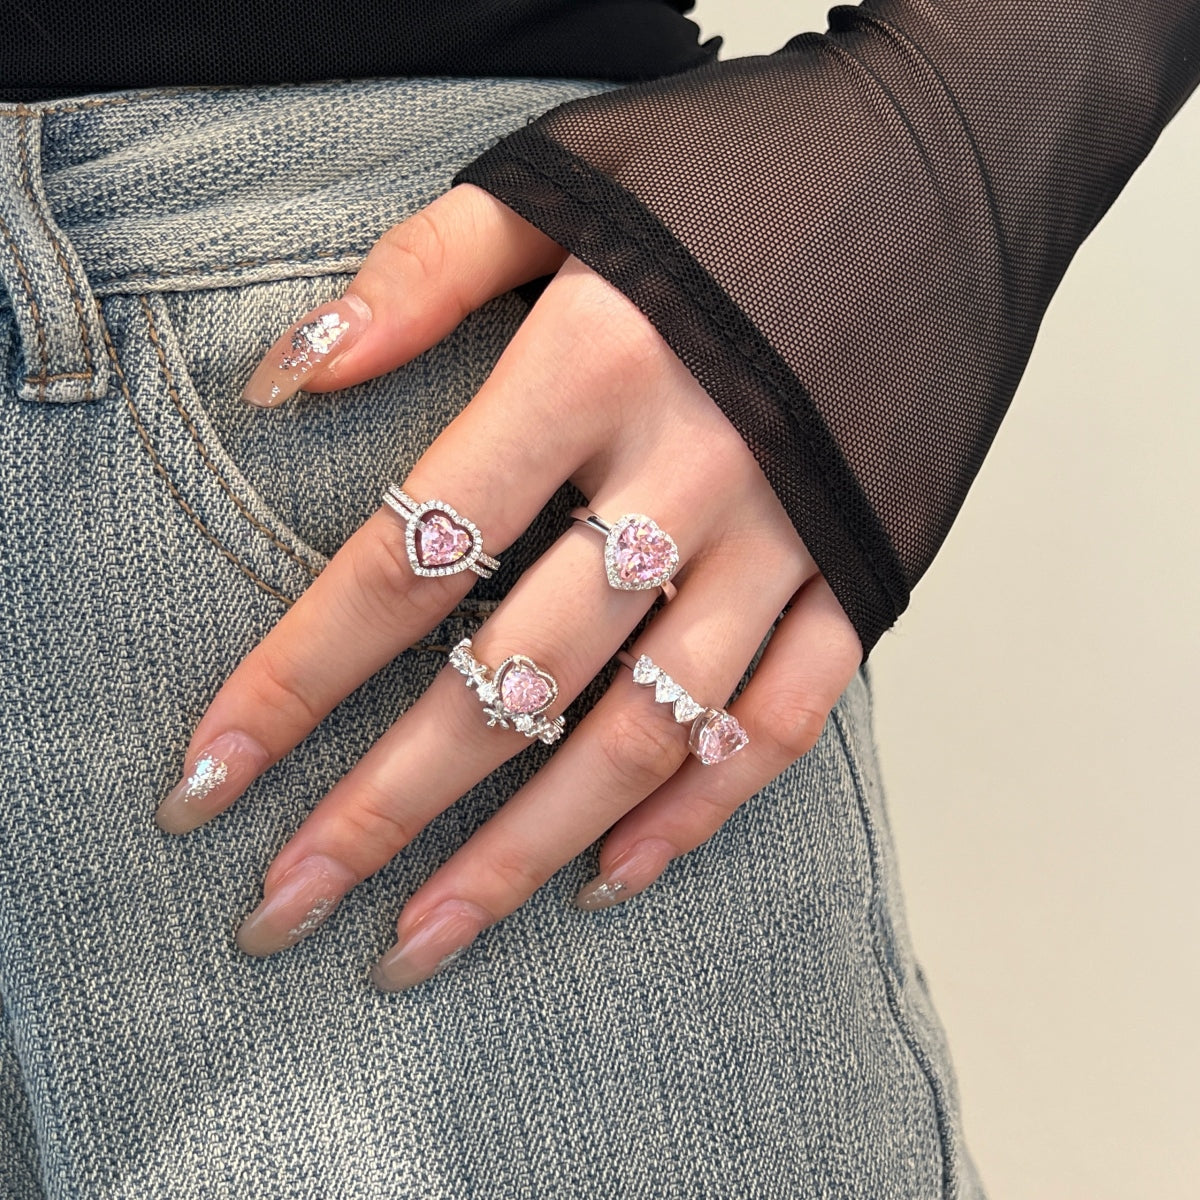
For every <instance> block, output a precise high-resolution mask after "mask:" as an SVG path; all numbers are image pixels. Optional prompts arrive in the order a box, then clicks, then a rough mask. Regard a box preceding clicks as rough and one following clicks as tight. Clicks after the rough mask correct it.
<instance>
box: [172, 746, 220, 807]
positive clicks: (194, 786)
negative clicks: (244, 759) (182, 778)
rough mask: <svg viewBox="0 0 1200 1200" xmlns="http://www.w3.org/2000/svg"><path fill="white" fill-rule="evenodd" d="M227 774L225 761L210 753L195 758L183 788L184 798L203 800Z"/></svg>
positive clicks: (218, 785)
mask: <svg viewBox="0 0 1200 1200" xmlns="http://www.w3.org/2000/svg"><path fill="white" fill-rule="evenodd" d="M228 776H229V766H228V764H227V763H224V762H222V761H221V759H219V758H216V757H215V756H214V755H212V754H206V755H204V757H203V758H200V759H198V760H197V762H196V765H195V767H193V768H192V773H191V775H189V776H188V780H187V784H186V786H185V787H184V789H183V799H184V800H203V799H204V797H205V796H207V795H208V794H209V792H211V791H212V790H213V789H214V788H218V787H220V786H221V784H223V783H224V782H225V780H226V779H227V778H228Z"/></svg>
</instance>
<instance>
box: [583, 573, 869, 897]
mask: <svg viewBox="0 0 1200 1200" xmlns="http://www.w3.org/2000/svg"><path fill="white" fill-rule="evenodd" d="M861 659H862V645H861V643H860V642H859V640H858V636H857V634H856V633H855V632H854V628H853V626H852V625H851V624H850V620H849V618H848V617H847V616H846V614H845V612H844V611H843V609H842V607H841V605H840V604H839V603H838V602H837V599H836V598H835V597H834V595H833V592H832V591H830V588H829V585H828V584H827V583H826V582H825V580H824V578H822V577H821V576H815V577H814V578H813V579H811V580H810V581H809V582H808V583H807V584H806V585H805V586H804V588H803V589H801V591H800V593H799V595H798V596H797V598H796V602H795V603H794V604H793V606H792V608H791V609H790V611H789V612H788V614H787V616H786V617H784V619H783V620H782V621H781V622H780V624H779V627H778V628H777V629H776V631H775V633H774V634H773V636H772V638H771V641H770V643H769V644H768V646H767V649H766V652H765V653H764V655H763V658H762V661H761V662H760V663H759V665H758V668H757V670H756V671H755V672H754V675H753V677H752V678H751V680H750V682H749V683H748V684H747V686H746V688H745V690H744V691H743V693H742V694H741V696H739V697H738V700H737V702H736V703H735V704H734V705H732V706H731V708H730V711H731V712H732V713H733V715H734V716H736V717H737V719H738V721H739V722H740V723H741V724H742V726H743V727H744V728H745V729H746V731H747V733H748V734H749V737H750V740H749V743H748V745H747V746H746V748H745V749H744V750H743V751H741V752H740V753H739V754H737V755H735V756H734V757H733V758H731V759H730V760H729V761H727V762H724V763H721V764H720V766H719V768H708V767H705V766H703V765H702V764H701V763H700V762H698V761H697V760H696V759H694V758H693V759H690V760H689V761H688V762H687V763H685V764H684V766H683V769H682V770H680V771H679V772H678V773H676V774H675V775H673V776H672V777H671V778H670V779H669V780H668V781H667V782H666V783H665V784H663V786H662V787H660V788H659V789H658V790H657V791H656V792H655V793H654V794H653V795H651V796H649V797H648V798H647V799H645V800H644V801H642V803H641V804H639V805H638V806H637V807H636V808H635V809H633V810H632V811H631V812H629V813H628V814H627V815H626V816H625V817H624V818H622V819H621V820H620V821H618V822H617V824H616V825H615V826H614V827H613V829H612V831H611V832H610V833H609V835H608V837H607V838H606V839H605V842H604V846H603V849H602V850H601V853H600V871H599V874H598V875H597V876H596V878H595V879H593V880H591V881H590V882H589V883H587V884H585V885H584V887H583V888H581V889H580V892H579V895H578V896H577V897H576V901H575V902H576V904H577V905H578V906H579V907H580V908H585V909H597V908H607V907H609V906H611V905H613V904H616V903H619V902H620V901H623V900H626V899H628V898H629V897H631V896H634V895H637V893H638V892H641V891H643V890H644V889H645V888H647V887H648V886H649V885H650V884H651V883H653V882H654V880H656V879H657V878H658V877H659V875H661V874H662V872H663V870H664V869H665V867H666V865H667V863H668V862H669V861H670V860H671V859H672V858H677V857H678V856H679V855H681V854H685V853H687V851H689V850H693V849H695V848H696V847H697V846H699V845H700V844H701V843H703V842H704V841H706V840H707V839H708V838H709V837H711V836H712V835H713V834H714V833H715V832H716V831H717V830H718V829H719V828H720V827H721V826H722V825H723V824H724V823H725V822H726V821H727V820H728V819H729V817H730V815H731V814H732V813H733V812H734V810H735V809H736V808H738V807H739V806H740V805H741V804H743V803H744V802H745V801H746V800H748V799H749V798H750V797H751V796H753V795H754V794H755V793H756V792H758V791H759V790H760V789H762V788H764V787H766V785H767V784H768V783H770V782H771V780H772V779H774V778H775V777H776V776H777V775H778V774H779V773H780V772H781V771H784V770H785V769H786V768H787V767H789V766H790V765H791V764H792V763H793V762H795V760H796V759H798V758H801V757H802V756H803V755H805V754H807V753H808V751H809V750H811V749H812V748H813V746H815V745H816V743H817V740H818V739H819V738H820V736H821V731H822V729H823V728H824V726H825V721H826V718H827V717H828V715H829V712H830V710H831V709H832V708H833V705H834V704H835V703H836V702H837V699H838V697H839V696H840V695H841V694H842V692H844V691H845V690H846V687H847V686H848V685H849V683H850V680H851V679H852V678H853V677H854V673H855V671H857V670H858V666H859V663H860V661H861Z"/></svg>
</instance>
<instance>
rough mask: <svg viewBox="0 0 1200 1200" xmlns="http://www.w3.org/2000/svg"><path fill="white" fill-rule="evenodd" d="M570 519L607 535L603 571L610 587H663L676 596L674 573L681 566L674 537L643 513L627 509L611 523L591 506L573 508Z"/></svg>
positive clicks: (667, 594) (631, 589)
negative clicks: (672, 580)
mask: <svg viewBox="0 0 1200 1200" xmlns="http://www.w3.org/2000/svg"><path fill="white" fill-rule="evenodd" d="M571 519H572V520H573V521H578V522H579V524H580V525H584V526H586V527H587V528H588V529H592V530H595V531H596V533H598V534H600V535H601V536H602V537H603V538H604V571H605V574H606V575H607V576H608V585H609V587H614V588H617V589H619V590H620V591H623V592H641V591H647V590H648V589H650V588H662V593H663V595H664V596H665V597H666V598H667V599H668V600H673V599H674V598H675V585H674V584H673V583H672V582H671V576H672V575H674V574H675V572H676V570H677V569H678V567H679V547H678V546H676V545H675V539H674V538H673V537H672V536H671V535H670V534H669V533H668V532H667V531H666V530H665V529H664V528H663V527H662V526H661V525H660V524H659V523H658V522H657V521H654V520H652V519H651V518H650V517H648V516H646V515H645V514H644V513H626V514H625V515H624V516H623V517H621V518H619V519H618V520H616V521H614V522H613V523H612V524H611V525H609V523H608V522H607V521H605V520H604V518H603V517H601V516H599V514H597V513H594V512H592V510H591V509H590V508H575V509H572V510H571Z"/></svg>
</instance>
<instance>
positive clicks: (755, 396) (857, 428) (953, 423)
mask: <svg viewBox="0 0 1200 1200" xmlns="http://www.w3.org/2000/svg"><path fill="white" fill-rule="evenodd" d="M829 20H830V28H829V30H828V32H827V33H825V34H804V35H801V36H799V37H796V38H794V39H792V40H791V41H790V42H788V44H787V45H786V46H784V47H783V48H782V49H781V50H779V51H778V52H776V53H775V54H772V55H764V56H759V57H752V58H741V59H733V60H730V61H727V62H720V63H712V64H709V65H706V66H703V67H700V68H697V69H694V70H690V71H687V72H684V73H682V74H678V75H672V76H669V77H666V78H663V79H660V80H656V81H654V82H650V83H642V84H636V85H633V86H630V87H624V88H620V89H617V90H614V91H611V92H607V93H604V94H601V95H598V96H595V97H589V98H586V99H582V100H576V101H572V102H570V103H568V104H564V105H562V106H561V107H559V108H556V109H553V110H551V111H550V112H548V113H546V114H544V115H542V116H541V117H539V118H538V119H537V120H535V121H533V122H531V123H530V124H528V125H526V126H524V127H523V128H521V129H519V130H517V131H516V132H514V133H512V134H510V135H508V136H506V137H505V138H503V139H502V140H501V141H499V142H498V143H497V144H496V145H494V146H492V147H491V148H489V149H488V150H487V151H486V152H485V153H484V154H483V155H482V156H481V157H480V158H478V159H476V160H475V161H474V162H472V163H470V164H469V165H468V166H466V167H465V168H464V169H463V170H461V171H460V172H459V173H458V174H457V175H456V176H455V182H456V183H458V182H470V183H474V184H477V185H479V186H480V187H482V188H485V189H487V190H488V191H489V192H491V193H493V194H494V195H495V196H497V197H498V198H499V199H500V200H502V201H503V202H504V203H506V204H507V205H509V206H510V207H511V208H513V209H515V210H516V211H517V212H518V213H520V214H521V215H522V216H523V217H525V218H526V219H527V220H529V221H530V222H532V223H533V224H534V225H536V226H538V227H539V228H540V229H542V230H543V231H544V232H545V233H547V234H549V235H550V236H551V237H553V238H554V240H555V241H557V242H559V243H560V244H561V245H563V246H564V247H566V248H567V249H568V250H569V251H571V252H572V253H573V254H575V255H576V256H577V257H579V258H580V259H582V260H583V261H584V262H586V263H588V264H589V265H590V266H591V267H592V268H593V269H595V270H596V271H598V272H599V273H600V274H601V275H603V276H604V277H605V278H606V279H608V280H609V281H610V282H611V283H613V284H614V285H615V286H617V287H618V288H620V289H621V290H622V291H623V292H624V293H625V294H626V295H628V296H629V297H630V299H631V300H633V302H634V303H635V304H637V306H638V307H639V308H640V309H641V310H642V311H643V312H644V313H645V314H646V315H647V316H648V317H649V318H650V319H651V320H652V321H653V322H654V324H655V325H656V327H657V328H658V329H659V331H660V332H661V333H662V335H663V337H664V338H665V339H666V341H667V342H668V344H669V345H670V346H671V347H672V349H673V350H674V351H675V352H676V353H677V354H678V355H679V357H680V358H681V359H682V360H683V361H684V362H685V363H686V364H687V365H688V367H689V368H690V369H691V371H692V373H693V374H694V375H695V376H696V377H697V379H698V380H699V381H700V383H701V384H702V385H703V386H704V388H705V390H706V391H707V392H708V393H709V394H710V395H711V396H712V398H713V399H714V400H715V401H716V403H717V404H719V405H720V407H721V409H722V410H723V411H724V412H725V414H726V415H727V416H728V417H729V419H730V421H731V422H732V423H733V425H734V426H735V427H736V428H737V429H738V431H739V432H740V433H741V434H742V436H743V437H744V438H745V439H746V441H747V442H748V444H749V445H750V447H751V448H752V450H753V451H754V453H755V455H756V456H757V458H758V461H759V462H760V464H761V465H762V468H763V470H764V471H765V473H766V475H767V477H768V478H769V479H770V481H771V484H772V485H773V487H774V489H775V491H776V492H777V493H778V495H779V497H780V499H781V501H782V502H783V505H784V507H785V508H786V509H787V511H788V513H789V515H790V516H791V518H792V520H793V522H794V523H795V525H796V528H797V530H798V531H799V533H800V535H801V537H802V538H803V539H804V541H805V544H806V545H807V546H808V548H809V550H810V551H811V552H812V554H813V556H814V558H815V559H816V561H817V563H818V565H819V566H820V568H821V570H822V572H823V573H824V575H825V577H826V578H827V579H828V581H829V583H830V585H831V587H832V588H833V590H834V592H835V593H836V595H837V596H838V598H839V600H840V601H841V603H842V605H843V607H844V608H845V609H846V611H847V613H848V614H849V616H850V618H851V620H852V621H853V623H854V626H855V628H856V629H857V630H858V633H859V636H860V638H861V639H862V643H863V648H864V651H865V652H869V651H870V649H871V647H872V646H873V645H874V644H875V642H876V641H877V640H878V638H879V637H880V635H881V634H882V633H883V632H884V631H885V630H886V629H887V628H888V627H889V626H890V625H891V624H892V623H893V622H894V621H895V620H896V618H897V617H898V616H899V614H900V613H901V612H902V611H903V609H904V608H905V606H906V605H907V603H908V596H909V591H910V589H911V588H912V586H913V585H914V584H915V583H916V581H917V580H918V579H919V578H920V577H921V575H922V574H923V573H924V571H925V569H926V567H927V566H928V565H929V563H930V561H931V559H932V558H933V556H934V554H935V553H936V552H937V549H938V547H939V546H940V545H941V543H942V541H943V540H944V539H945V536H946V534H947V532H948V530H949V527H950V524H951V522H952V521H953V519H954V517H955V515H956V514H957V512H958V510H959V508H960V506H961V505H962V502H963V499H964V497H965V495H966V492H967V489H968V487H969V486H970V483H971V481H972V479H973V478H974V477H975V474H976V472H977V471H978V469H979V466H980V464H981V462H982V460H983V456H984V454H985V453H986V451H987V449H988V446H989V445H990V444H991V441H992V439H993V437H994V435H995V432H996V429H997V426H998V424H999V422H1000V419H1001V417H1002V416H1003V414H1004V412H1005V409H1006V408H1007V406H1008V403H1009V401H1010V399H1011V398H1012V395H1013V392H1014V391H1015V389H1016V386H1017V383H1018V381H1019V379H1020V376H1021V374H1022V371H1023V370H1024V367H1025V363H1026V360H1027V359H1028V357H1029V353H1030V351H1031V349H1032V347H1033V341H1034V338H1035V336H1036V334H1037V329H1038V326H1039V324H1040V322H1041V319H1042V315H1043V313H1044V312H1045V309H1046V306H1047V304H1048V303H1049V301H1050V298H1051V296H1052V294H1053V292H1054V290H1055V288H1056V287H1057V285H1058V282H1059V280H1060V279H1061V277H1062V274H1063V271H1064V270H1065V269H1066V267H1067V264H1068V263H1069V261H1070V259H1071V257H1072V255H1073V254H1074V252H1075V250H1076V248H1077V247H1078V246H1079V244H1080V243H1081V242H1082V241H1083V239H1084V238H1085V237H1086V236H1087V234H1088V233H1089V231H1090V230H1091V229H1092V227H1093V226H1094V225H1095V224H1096V222H1097V221H1098V220H1099V218H1100V217H1101V216H1102V215H1103V213H1104V212H1105V211H1106V209H1107V208H1108V206H1109V205H1110V204H1111V203H1112V201H1113V199H1114V197H1115V196H1116V195H1117V193H1118V192H1119V191H1120V189H1121V187H1122V186H1123V185H1124V183H1125V181H1126V180H1127V179H1128V178H1129V176H1130V174H1131V173H1132V172H1133V170H1134V169H1135V167H1136V166H1137V165H1138V163H1139V162H1140V161H1141V160H1142V158H1143V157H1144V156H1145V154H1146V153H1147V152H1148V151H1149V149H1150V147H1151V145H1152V144H1153V142H1154V140H1155V139H1156V137H1157V136H1158V134H1159V132H1160V131H1161V129H1162V128H1163V126H1164V125H1165V124H1166V123H1167V121H1168V120H1169V119H1170V118H1171V116H1172V115H1173V114H1174V113H1175V112H1176V111H1177V110H1178V108H1179V106H1180V105H1181V104H1182V103H1183V101H1184V100H1185V99H1186V98H1187V96H1188V95H1189V94H1190V92H1191V91H1192V89H1193V88H1194V87H1195V85H1196V82H1197V80H1198V79H1200V0H1159V3H1157V4H1154V5H1139V4H1131V3H1129V2H1128V0H1058V2H1057V3H1045V2H1040V0H1039V2H1032V0H991V2H989V3H986V4H984V3H977V2H975V0H870V2H868V3H865V4H862V5H860V6H858V7H850V6H842V7H838V8H834V9H833V10H832V11H831V12H830V14H829Z"/></svg>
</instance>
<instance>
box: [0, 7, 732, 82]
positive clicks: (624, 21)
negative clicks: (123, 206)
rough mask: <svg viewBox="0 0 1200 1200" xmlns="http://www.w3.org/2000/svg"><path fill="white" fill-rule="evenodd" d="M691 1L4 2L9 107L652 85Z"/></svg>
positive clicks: (689, 60) (692, 60) (702, 50)
mask: <svg viewBox="0 0 1200 1200" xmlns="http://www.w3.org/2000/svg"><path fill="white" fill-rule="evenodd" d="M693 4H694V0H346V2H345V3H335V2H334V0H200V2H195V0H36V2H34V3H30V2H28V0H0V30H2V31H3V32H2V33H0V100H6V101H21V100H54V99H58V98H59V97H61V96H79V95H83V94H85V93H88V92H103V91H116V90H119V89H124V88H133V87H159V86H168V85H185V86H186V85H188V84H239V83H288V82H292V83H300V82H304V81H306V80H316V79H363V78H368V77H370V76H393V75H503V76H513V77H516V76H533V77H538V78H562V79H609V80H620V81H625V80H634V79H654V78H656V77H657V76H660V75H666V74H670V73H672V72H675V71H682V70H685V69H687V68H688V67H695V66H699V65H700V64H701V63H705V62H709V61H711V60H713V59H715V58H716V56H717V49H718V47H719V46H720V44H721V39H720V38H712V39H710V40H709V41H707V42H705V43H704V45H703V46H701V45H700V44H699V43H698V41H697V38H698V35H699V33H700V30H699V29H698V28H697V26H696V24H695V22H693V21H689V20H687V18H686V17H684V16H683V15H682V14H683V13H685V12H687V11H689V10H690V9H691V8H692V6H693Z"/></svg>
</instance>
